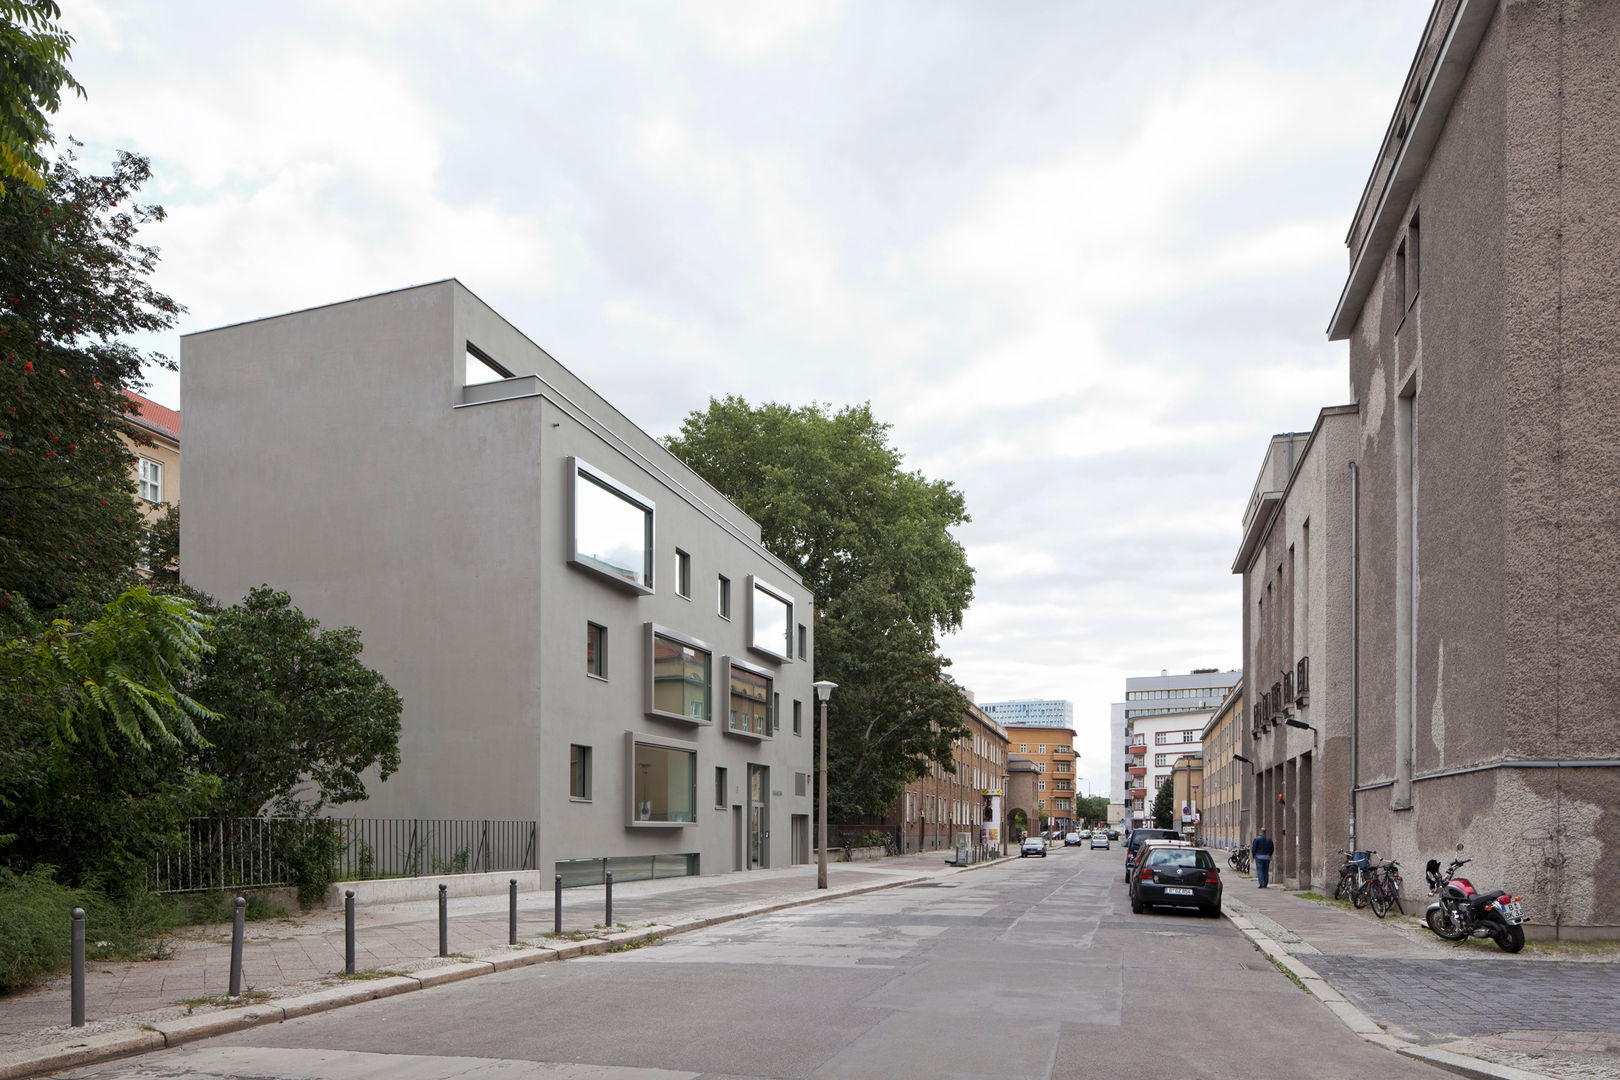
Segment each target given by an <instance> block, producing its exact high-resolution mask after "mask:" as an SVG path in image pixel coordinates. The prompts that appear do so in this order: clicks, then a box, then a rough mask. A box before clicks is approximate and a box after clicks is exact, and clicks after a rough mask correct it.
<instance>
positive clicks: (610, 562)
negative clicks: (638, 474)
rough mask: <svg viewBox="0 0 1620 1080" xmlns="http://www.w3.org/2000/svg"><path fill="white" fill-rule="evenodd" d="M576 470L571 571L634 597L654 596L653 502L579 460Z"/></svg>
mask: <svg viewBox="0 0 1620 1080" xmlns="http://www.w3.org/2000/svg"><path fill="white" fill-rule="evenodd" d="M570 460H571V461H572V462H573V471H574V522H573V524H574V555H573V558H572V559H571V560H570V561H571V562H572V563H573V564H574V565H575V566H579V567H583V568H584V569H586V570H591V571H594V572H595V573H598V574H601V575H602V576H604V577H606V578H608V579H609V580H611V581H614V582H616V583H617V584H620V585H624V586H627V587H628V588H631V589H634V590H635V591H637V592H652V591H653V501H652V500H651V499H648V498H646V497H645V496H643V495H639V494H637V493H636V492H634V491H632V490H631V489H630V488H627V487H625V486H624V485H623V484H620V483H618V482H617V481H615V480H613V479H612V478H610V477H608V476H607V475H606V474H605V473H601V472H598V471H597V470H595V469H594V468H592V467H591V466H589V465H587V464H586V463H585V462H583V461H581V460H579V459H578V458H572V459H570Z"/></svg>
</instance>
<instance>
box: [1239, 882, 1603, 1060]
mask: <svg viewBox="0 0 1620 1080" xmlns="http://www.w3.org/2000/svg"><path fill="white" fill-rule="evenodd" d="M1222 876H1223V877H1224V878H1225V879H1226V891H1225V896H1224V901H1223V906H1224V907H1225V910H1226V913H1227V915H1228V916H1229V917H1230V918H1231V920H1232V922H1233V924H1234V925H1236V926H1237V927H1238V929H1239V930H1241V931H1242V932H1243V933H1245V934H1246V935H1248V936H1249V937H1250V939H1251V940H1253V941H1254V942H1255V944H1256V945H1257V946H1258V947H1259V948H1260V949H1261V950H1262V951H1264V952H1265V953H1266V954H1267V955H1268V956H1270V957H1271V959H1272V960H1273V961H1274V962H1275V963H1276V964H1277V965H1278V966H1279V967H1282V968H1284V969H1286V970H1288V971H1289V972H1290V973H1292V974H1293V975H1294V976H1295V978H1297V979H1298V980H1299V981H1300V983H1301V985H1302V986H1304V988H1305V989H1306V990H1308V991H1309V992H1311V993H1313V994H1315V995H1316V996H1317V997H1318V998H1320V999H1321V1000H1322V1002H1323V1004H1324V1005H1325V1006H1326V1007H1327V1008H1328V1009H1329V1010H1331V1011H1332V1012H1334V1013H1335V1014H1336V1015H1338V1016H1339V1018H1340V1019H1341V1020H1343V1021H1344V1022H1345V1023H1346V1024H1347V1025H1349V1026H1350V1028H1351V1030H1353V1031H1356V1032H1357V1033H1358V1034H1361V1035H1362V1036H1363V1037H1364V1038H1367V1039H1369V1040H1370V1041H1373V1042H1378V1043H1380V1044H1382V1045H1385V1046H1388V1047H1389V1048H1390V1049H1392V1050H1395V1051H1397V1052H1398V1053H1401V1054H1404V1055H1405V1056H1408V1057H1414V1058H1417V1059H1419V1060H1424V1061H1428V1062H1430V1063H1432V1064H1436V1065H1441V1066H1444V1067H1446V1068H1449V1069H1451V1070H1452V1071H1455V1072H1460V1073H1462V1074H1463V1075H1473V1076H1489V1077H1497V1078H1508V1077H1527V1076H1544V1077H1555V1078H1561V1080H1563V1078H1567V1080H1576V1078H1579V1080H1620V962H1617V957H1620V953H1617V952H1616V951H1614V950H1603V949H1593V948H1585V947H1580V946H1576V947H1564V948H1560V947H1558V946H1554V945H1548V944H1544V943H1538V942H1531V943H1530V944H1529V945H1528V946H1527V947H1526V949H1525V951H1524V952H1522V953H1519V954H1517V955H1509V954H1507V953H1504V952H1501V951H1500V950H1499V949H1498V948H1497V947H1496V945H1495V944H1493V943H1492V942H1490V941H1489V940H1486V939H1475V940H1471V941H1467V942H1462V943H1453V942H1447V941H1442V940H1440V939H1439V938H1437V937H1435V936H1434V935H1433V934H1432V933H1430V932H1429V930H1428V929H1427V927H1425V926H1423V924H1422V922H1421V916H1422V913H1423V908H1424V907H1426V906H1427V903H1426V901H1425V902H1424V903H1422V904H1414V902H1413V901H1412V900H1410V899H1408V900H1407V901H1406V902H1405V903H1406V907H1407V913H1406V914H1402V913H1400V912H1398V911H1391V912H1390V913H1389V915H1388V917H1387V918H1385V919H1382V920H1380V919H1378V918H1377V917H1376V916H1374V915H1373V913H1372V912H1371V911H1370V910H1369V909H1362V910H1359V911H1358V910H1356V909H1354V908H1352V907H1351V906H1350V905H1348V904H1342V903H1334V902H1331V901H1325V900H1316V899H1310V898H1307V897H1306V896H1303V895H1301V894H1300V893H1299V892H1298V891H1292V890H1288V889H1284V888H1279V887H1276V886H1273V887H1272V888H1268V889H1260V888H1257V887H1256V885H1255V881H1254V878H1253V876H1252V875H1240V874H1237V873H1234V872H1232V871H1230V870H1226V871H1223V873H1222Z"/></svg>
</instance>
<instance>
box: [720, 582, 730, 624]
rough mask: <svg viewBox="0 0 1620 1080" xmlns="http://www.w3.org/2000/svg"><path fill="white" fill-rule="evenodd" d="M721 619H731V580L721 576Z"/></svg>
mask: <svg viewBox="0 0 1620 1080" xmlns="http://www.w3.org/2000/svg"><path fill="white" fill-rule="evenodd" d="M720 617H721V618H722V619H729V618H731V579H730V578H728V577H726V575H724V574H721V575H720Z"/></svg>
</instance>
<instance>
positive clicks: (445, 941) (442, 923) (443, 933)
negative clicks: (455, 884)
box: [439, 885, 450, 956]
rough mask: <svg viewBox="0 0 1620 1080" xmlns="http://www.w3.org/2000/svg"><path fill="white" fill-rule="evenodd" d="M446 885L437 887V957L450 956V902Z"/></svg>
mask: <svg viewBox="0 0 1620 1080" xmlns="http://www.w3.org/2000/svg"><path fill="white" fill-rule="evenodd" d="M449 888H450V886H448V885H440V886H439V955H440V956H449V955H450V900H449Z"/></svg>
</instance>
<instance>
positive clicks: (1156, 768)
mask: <svg viewBox="0 0 1620 1080" xmlns="http://www.w3.org/2000/svg"><path fill="white" fill-rule="evenodd" d="M1242 681H1243V672H1242V671H1219V670H1217V669H1215V668H1199V669H1197V670H1195V671H1192V672H1189V673H1188V674H1186V675H1171V674H1170V673H1169V672H1161V673H1160V674H1158V675H1144V676H1138V677H1135V678H1129V679H1126V680H1125V700H1124V701H1116V702H1115V703H1114V704H1113V706H1112V709H1111V713H1110V716H1109V736H1110V742H1111V745H1110V748H1109V749H1110V757H1109V759H1110V760H1111V761H1113V762H1114V768H1115V769H1116V770H1118V771H1116V772H1115V774H1114V775H1115V776H1116V777H1122V787H1123V791H1124V798H1122V799H1119V800H1117V801H1119V802H1122V803H1124V804H1125V817H1126V824H1127V825H1128V826H1130V827H1132V828H1134V827H1136V826H1137V825H1140V824H1143V823H1145V822H1146V821H1147V819H1148V817H1149V815H1150V813H1151V811H1152V809H1153V796H1154V793H1155V792H1157V791H1158V790H1159V785H1160V784H1161V783H1163V782H1164V779H1165V777H1167V776H1169V775H1170V770H1171V768H1172V767H1173V766H1174V765H1175V763H1176V759H1178V758H1180V757H1182V756H1183V755H1185V754H1199V753H1202V751H1203V743H1202V742H1200V737H1201V736H1202V734H1203V730H1204V725H1206V724H1208V723H1209V720H1210V718H1211V717H1212V716H1214V715H1215V710H1216V709H1218V708H1219V707H1220V704H1221V702H1222V701H1224V700H1225V699H1226V695H1227V694H1228V693H1229V692H1230V691H1231V689H1232V687H1234V686H1236V685H1238V683H1240V682H1242Z"/></svg>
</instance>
